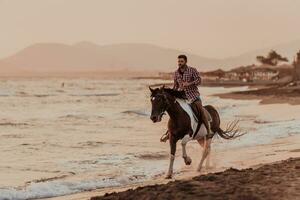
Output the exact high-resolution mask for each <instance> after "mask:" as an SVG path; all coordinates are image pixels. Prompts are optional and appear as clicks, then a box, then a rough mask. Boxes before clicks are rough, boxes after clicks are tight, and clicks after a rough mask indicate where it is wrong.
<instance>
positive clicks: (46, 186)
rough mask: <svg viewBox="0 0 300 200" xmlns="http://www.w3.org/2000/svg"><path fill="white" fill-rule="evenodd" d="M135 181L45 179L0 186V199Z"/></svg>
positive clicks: (51, 194) (52, 194)
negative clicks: (12, 186) (22, 184)
mask: <svg viewBox="0 0 300 200" xmlns="http://www.w3.org/2000/svg"><path fill="white" fill-rule="evenodd" d="M132 181H136V179H134V178H132V177H124V178H118V179H101V180H85V181H78V182H69V181H46V182H37V183H31V184H29V185H27V186H26V187H25V188H22V189H19V188H2V189H1V188H0V200H25V199H38V198H50V197H57V196H63V195H68V194H74V193H78V192H83V191H88V190H95V189H99V188H105V187H116V186H121V185H123V184H124V183H129V182H132Z"/></svg>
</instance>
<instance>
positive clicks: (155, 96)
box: [149, 86, 169, 123]
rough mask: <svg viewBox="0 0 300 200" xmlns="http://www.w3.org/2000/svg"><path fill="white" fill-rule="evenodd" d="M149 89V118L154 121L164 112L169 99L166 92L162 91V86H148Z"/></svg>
mask: <svg viewBox="0 0 300 200" xmlns="http://www.w3.org/2000/svg"><path fill="white" fill-rule="evenodd" d="M149 89H150V91H151V104H152V111H151V116H150V119H151V120H152V121H153V122H154V123H155V122H160V121H161V119H162V116H163V115H164V114H165V111H166V110H167V108H168V106H169V101H168V98H167V94H166V92H165V91H164V86H163V87H161V88H155V89H152V88H151V87H149Z"/></svg>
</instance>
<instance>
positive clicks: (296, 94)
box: [214, 87, 300, 105]
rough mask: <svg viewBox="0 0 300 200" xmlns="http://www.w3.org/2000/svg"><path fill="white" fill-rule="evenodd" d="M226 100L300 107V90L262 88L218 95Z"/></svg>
mask: <svg viewBox="0 0 300 200" xmlns="http://www.w3.org/2000/svg"><path fill="white" fill-rule="evenodd" d="M214 96H218V97H221V98H225V99H236V100H256V99H258V100H260V103H261V104H278V103H288V104H291V105H300V88H299V87H298V88H277V87H271V88H262V89H257V90H248V91H238V92H231V93H224V94H216V95H214Z"/></svg>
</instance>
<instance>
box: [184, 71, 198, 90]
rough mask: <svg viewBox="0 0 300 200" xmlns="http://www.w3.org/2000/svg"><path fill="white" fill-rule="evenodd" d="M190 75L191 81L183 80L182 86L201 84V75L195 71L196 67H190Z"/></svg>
mask: <svg viewBox="0 0 300 200" xmlns="http://www.w3.org/2000/svg"><path fill="white" fill-rule="evenodd" d="M191 76H192V78H193V81H191V82H184V83H183V87H189V86H191V85H195V86H198V85H200V84H201V77H200V74H199V72H198V71H197V69H194V68H192V71H191Z"/></svg>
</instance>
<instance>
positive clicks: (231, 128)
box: [216, 120, 246, 140]
mask: <svg viewBox="0 0 300 200" xmlns="http://www.w3.org/2000/svg"><path fill="white" fill-rule="evenodd" d="M238 123H239V121H238V120H236V121H233V122H231V123H229V124H228V125H227V128H226V130H225V131H224V130H222V129H221V127H218V128H217V131H216V132H217V133H218V135H219V136H220V137H221V138H223V139H226V140H232V139H235V138H238V137H241V136H242V135H245V134H246V132H241V131H240V130H239V128H238Z"/></svg>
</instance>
